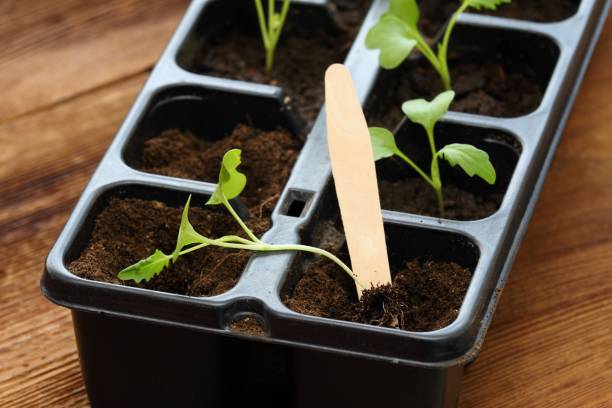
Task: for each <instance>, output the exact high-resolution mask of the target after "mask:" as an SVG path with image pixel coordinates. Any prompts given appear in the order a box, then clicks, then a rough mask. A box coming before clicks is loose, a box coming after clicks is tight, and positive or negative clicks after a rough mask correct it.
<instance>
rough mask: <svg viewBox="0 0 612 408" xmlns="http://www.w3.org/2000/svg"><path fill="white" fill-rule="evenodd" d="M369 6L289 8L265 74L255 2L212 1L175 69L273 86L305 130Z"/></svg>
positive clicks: (359, 2) (334, 0) (335, 2)
mask: <svg viewBox="0 0 612 408" xmlns="http://www.w3.org/2000/svg"><path fill="white" fill-rule="evenodd" d="M265 3H267V2H265ZM370 3H371V0H355V1H350V2H349V1H343V0H329V1H328V2H327V3H323V2H320V3H319V4H315V2H313V3H311V4H309V3H308V2H292V4H291V8H290V12H289V16H288V17H287V21H286V24H285V27H284V30H283V32H282V34H281V38H280V42H279V44H278V47H277V50H276V56H275V60H274V68H273V70H272V72H271V73H268V72H267V71H266V67H265V50H264V47H263V43H262V39H261V33H260V29H259V26H258V19H257V13H256V9H255V5H254V2H253V1H211V2H209V4H207V5H206V6H205V8H204V10H203V11H202V13H201V15H200V16H199V18H198V20H197V22H196V25H195V27H194V28H193V29H192V30H191V32H190V33H189V34H188V36H187V38H186V40H185V41H184V43H183V45H182V46H181V49H180V51H179V53H178V64H179V65H180V66H181V67H182V68H184V69H186V70H188V71H191V72H195V73H198V74H205V75H211V76H216V77H222V78H230V79H238V80H243V81H249V82H257V83H264V84H270V85H278V86H280V87H282V88H283V89H284V91H285V93H286V95H287V96H288V98H289V100H288V102H289V103H290V104H291V105H293V106H295V107H296V108H297V111H298V112H299V113H300V116H301V117H302V118H303V119H304V120H305V121H306V122H307V123H308V128H310V125H312V123H313V122H314V120H315V119H316V117H317V115H318V114H319V110H320V109H321V106H322V104H323V99H324V92H323V74H324V72H325V69H326V68H327V67H328V66H329V65H330V64H332V63H335V62H342V61H344V59H345V57H346V55H347V54H348V52H349V50H350V48H351V45H352V42H353V39H354V38H355V36H356V35H357V32H358V31H359V28H360V26H361V22H362V21H363V19H364V17H365V15H366V13H367V11H368V8H369V5H370ZM279 8H280V2H277V10H278V9H279Z"/></svg>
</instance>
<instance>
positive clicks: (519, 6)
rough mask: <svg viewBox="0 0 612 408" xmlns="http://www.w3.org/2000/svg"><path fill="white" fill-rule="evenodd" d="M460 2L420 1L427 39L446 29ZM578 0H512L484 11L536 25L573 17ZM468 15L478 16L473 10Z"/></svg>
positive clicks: (421, 22) (423, 28)
mask: <svg viewBox="0 0 612 408" xmlns="http://www.w3.org/2000/svg"><path fill="white" fill-rule="evenodd" d="M459 4H460V3H459V1H457V0H420V1H419V6H420V9H421V19H420V21H419V25H420V28H421V30H422V32H423V33H425V34H426V35H427V36H428V37H434V36H436V35H437V34H438V32H439V31H440V30H442V29H443V28H444V26H445V25H446V23H447V22H448V20H449V19H450V17H451V16H452V14H453V13H454V12H455V11H456V10H457V8H458V7H459ZM578 5H579V1H577V0H512V2H511V3H510V4H504V5H502V6H500V7H498V8H497V10H494V11H481V12H480V13H483V14H490V15H493V16H498V17H507V18H516V19H520V20H530V21H537V22H554V21H561V20H565V19H566V18H569V17H571V16H572V15H574V14H575V13H576V11H577V10H578ZM468 12H469V13H478V11H476V10H474V9H470V10H469V11H468Z"/></svg>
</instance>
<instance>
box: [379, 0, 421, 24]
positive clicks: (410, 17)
mask: <svg viewBox="0 0 612 408" xmlns="http://www.w3.org/2000/svg"><path fill="white" fill-rule="evenodd" d="M387 13H388V14H393V15H394V16H396V17H398V18H399V19H400V20H402V21H403V22H404V23H406V24H408V26H409V27H410V28H412V29H413V30H415V31H417V30H418V29H417V24H418V23H419V17H420V14H421V13H420V11H419V5H418V4H417V2H416V0H391V4H389V11H388V12H387Z"/></svg>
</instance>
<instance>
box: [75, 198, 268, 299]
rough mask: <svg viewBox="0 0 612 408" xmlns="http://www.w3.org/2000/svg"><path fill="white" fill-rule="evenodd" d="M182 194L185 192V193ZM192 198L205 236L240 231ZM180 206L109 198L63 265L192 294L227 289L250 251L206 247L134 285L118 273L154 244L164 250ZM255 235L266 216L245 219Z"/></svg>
mask: <svg viewBox="0 0 612 408" xmlns="http://www.w3.org/2000/svg"><path fill="white" fill-rule="evenodd" d="M185 199H187V197H185ZM203 204H204V203H198V202H192V206H191V209H190V213H189V220H190V221H191V224H192V225H193V226H194V228H195V229H196V231H198V232H200V233H201V234H203V235H205V236H208V237H220V236H223V235H229V234H237V235H241V236H244V233H243V232H242V230H241V229H240V227H239V226H238V225H237V224H236V221H235V220H234V219H233V218H232V217H231V216H230V215H229V214H227V211H226V210H225V209H224V208H221V207H206V208H201V206H202V205H203ZM181 212H182V208H174V207H169V206H167V205H166V204H164V203H162V202H160V201H153V200H141V199H135V198H113V199H111V200H110V203H109V204H108V206H107V207H106V208H105V209H104V210H103V211H102V212H101V213H100V214H99V215H98V217H97V218H96V221H95V226H94V230H93V233H92V237H91V239H90V242H89V244H88V245H87V247H86V248H85V250H84V251H83V252H82V253H81V255H80V256H79V258H78V259H76V260H75V261H73V262H71V263H70V265H69V266H68V269H69V270H70V271H71V272H72V273H74V274H76V275H78V276H81V277H83V278H86V279H92V280H97V281H102V282H109V283H115V284H120V285H129V286H138V287H142V288H146V289H152V290H158V291H162V292H171V293H178V294H183V295H191V296H212V295H218V294H220V293H223V292H226V291H227V290H229V289H231V288H232V287H233V286H234V285H235V284H236V282H237V281H238V279H239V278H240V275H241V274H242V271H243V269H244V267H245V265H246V263H247V261H248V260H249V257H250V256H251V255H252V253H251V252H249V251H238V250H230V249H224V248H207V249H205V250H200V251H194V252H192V253H191V254H188V255H185V256H182V257H180V258H178V260H177V262H176V263H174V264H173V263H172V262H171V263H170V267H169V268H168V269H166V270H164V271H163V272H162V273H161V274H160V275H158V276H157V277H155V278H153V279H152V280H151V281H149V282H145V281H142V282H141V283H140V284H136V283H135V282H133V281H128V282H124V281H121V280H119V279H118V278H117V273H118V272H119V271H121V270H122V269H124V268H125V267H127V266H129V265H132V264H134V263H135V262H137V261H139V260H140V259H144V258H146V257H147V256H149V255H151V254H152V253H153V252H154V251H155V249H160V250H162V251H164V252H165V253H166V254H168V253H171V252H172V251H173V250H174V247H175V245H176V237H177V234H178V227H179V224H180V218H181ZM246 223H247V225H248V226H249V227H250V228H251V229H252V231H253V232H254V233H255V234H256V235H258V236H260V235H262V234H263V233H264V232H265V231H267V230H268V228H269V227H270V221H269V220H268V219H267V218H262V217H251V218H250V219H249V220H247V221H246Z"/></svg>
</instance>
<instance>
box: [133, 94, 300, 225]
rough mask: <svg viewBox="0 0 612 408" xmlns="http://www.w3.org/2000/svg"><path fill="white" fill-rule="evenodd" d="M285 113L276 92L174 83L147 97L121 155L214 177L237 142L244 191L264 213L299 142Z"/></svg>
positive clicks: (163, 169)
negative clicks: (272, 94)
mask: <svg viewBox="0 0 612 408" xmlns="http://www.w3.org/2000/svg"><path fill="white" fill-rule="evenodd" d="M292 129H294V125H293V122H292V120H291V117H290V115H289V114H288V113H287V112H286V111H285V110H284V109H283V107H282V106H281V103H280V102H279V101H278V100H277V99H275V98H268V97H261V96H253V95H247V94H237V93H231V92H223V91H216V90H210V89H202V88H196V87H179V88H173V89H170V90H166V91H163V92H161V93H160V94H158V95H157V96H155V97H154V98H153V99H152V101H151V102H150V103H149V106H148V108H147V109H146V111H145V113H144V114H143V116H142V118H141V120H140V122H139V124H138V125H137V126H136V129H135V131H134V133H133V134H132V135H131V137H130V139H129V141H128V143H127V145H126V148H125V149H124V159H125V161H126V162H127V163H128V165H130V166H132V167H134V168H136V169H139V170H141V171H145V172H149V173H155V174H160V175H165V176H173V177H180V178H187V179H195V180H200V181H207V182H212V183H216V182H217V180H218V177H219V169H220V164H221V159H222V157H223V155H224V154H225V152H227V151H228V150H230V149H234V148H238V149H241V150H242V165H241V167H240V169H241V171H242V172H243V173H245V174H246V176H247V178H248V182H247V186H246V189H245V191H244V192H243V193H242V195H241V196H242V198H243V200H244V203H245V204H246V205H247V206H248V207H249V208H251V207H257V208H256V209H255V210H254V211H256V212H259V210H260V207H261V206H262V204H264V206H263V207H264V208H262V211H261V212H262V217H268V216H269V215H270V213H271V212H272V210H273V209H274V206H275V204H276V202H277V200H278V197H280V194H281V192H282V190H283V187H284V185H285V183H286V181H287V179H288V178H289V175H290V173H291V170H292V168H293V164H294V162H295V160H296V159H297V156H298V154H299V152H300V149H301V148H302V143H303V142H302V139H301V138H299V137H298V136H297V135H296V133H295V132H292Z"/></svg>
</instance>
